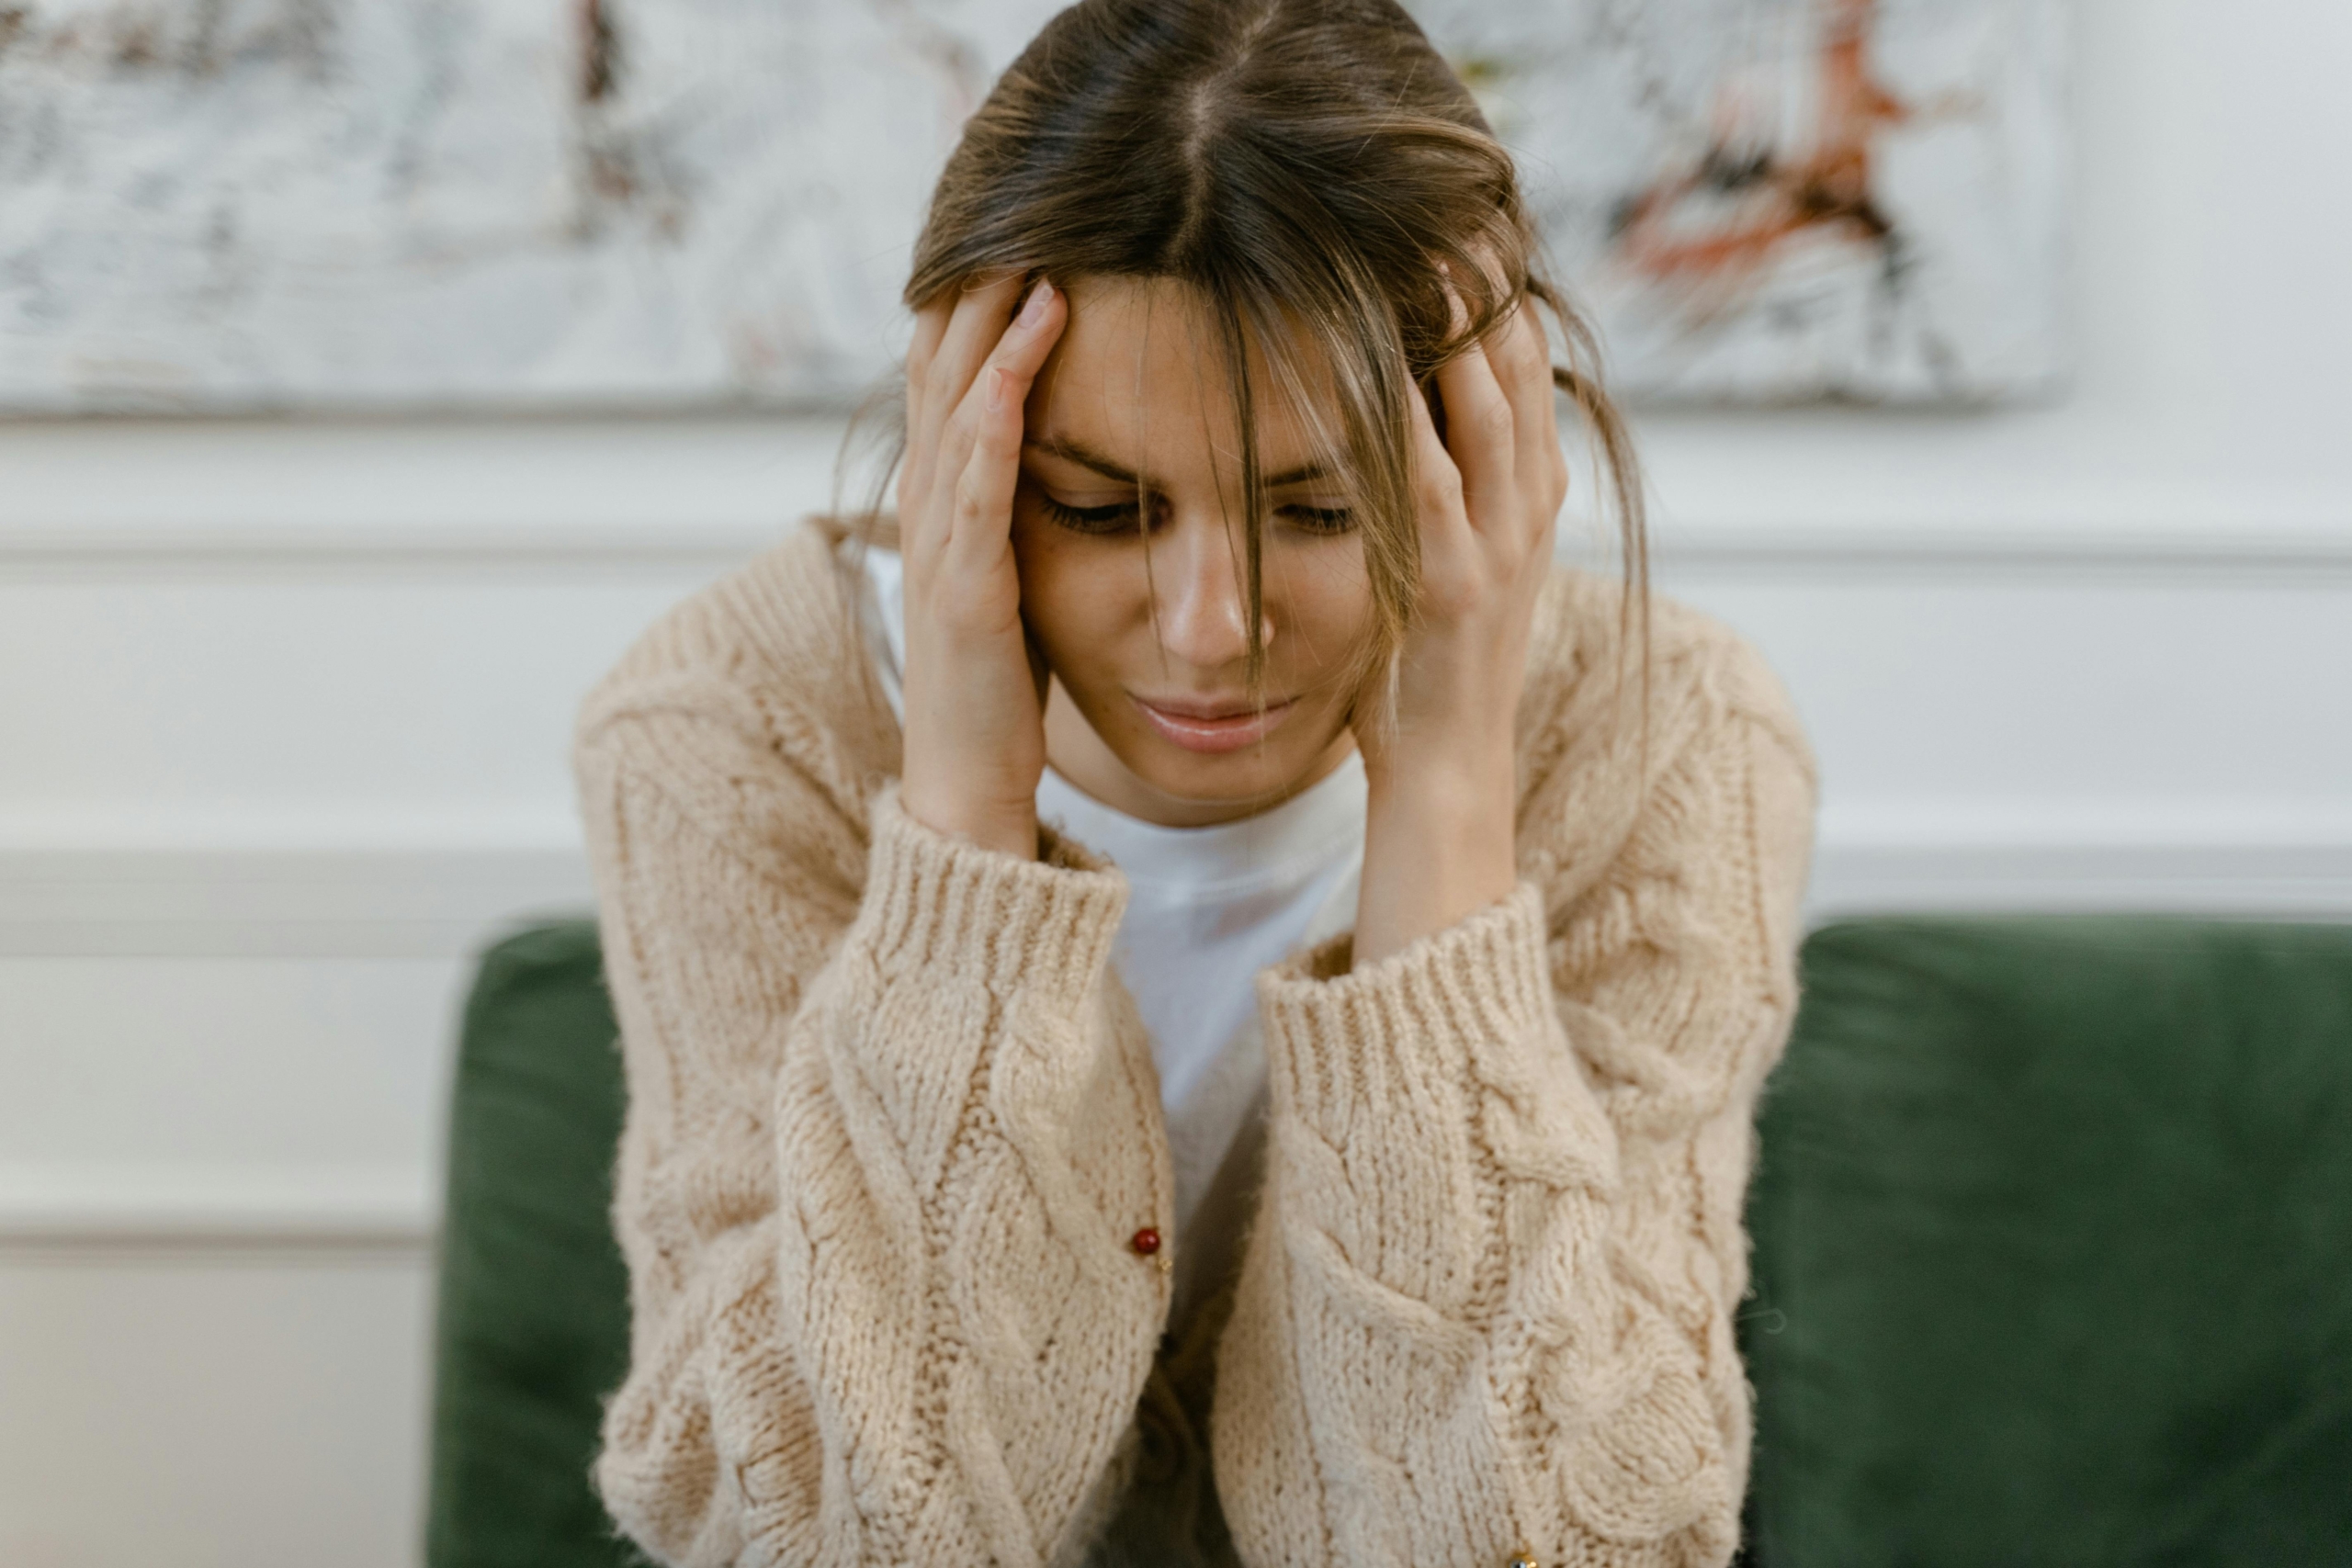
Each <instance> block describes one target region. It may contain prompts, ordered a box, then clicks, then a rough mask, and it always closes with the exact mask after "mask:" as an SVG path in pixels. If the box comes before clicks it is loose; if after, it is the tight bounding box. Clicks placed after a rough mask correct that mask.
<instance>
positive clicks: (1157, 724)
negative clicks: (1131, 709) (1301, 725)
mask: <svg viewBox="0 0 2352 1568" xmlns="http://www.w3.org/2000/svg"><path fill="white" fill-rule="evenodd" d="M1127 695H1128V697H1129V698H1130V699H1131V700H1132V701H1133V702H1134V703H1135V705H1136V709H1137V711H1139V712H1140V713H1141V714H1142V715H1143V716H1144V721H1145V722H1146V723H1148V724H1149V725H1150V726H1151V727H1152V728H1153V729H1155V730H1157V731H1159V736H1160V739H1163V740H1168V741H1171V742H1173V743H1174V744H1176V745H1178V746H1182V748H1184V750H1187V751H1204V752H1212V753H1214V752H1218V751H1238V750H1240V749H1241V748H1242V747H1244V746H1254V745H1256V744H1257V743H1258V742H1259V741H1261V740H1263V739H1265V738H1266V737H1267V736H1269V735H1271V734H1272V733H1273V732H1274V728H1275V727H1276V726H1278V725H1280V724H1281V723H1282V722H1283V720H1284V719H1286V718H1288V717H1289V716H1290V714H1291V709H1292V708H1294V707H1295V706H1296V705H1297V699H1296V698H1291V699H1288V700H1286V701H1283V702H1279V703H1268V704H1267V705H1266V707H1265V711H1264V712H1263V713H1261V712H1260V711H1259V710H1258V709H1257V708H1256V707H1254V706H1252V705H1250V704H1249V703H1248V702H1246V701H1242V700H1240V699H1238V698H1237V699H1230V700H1227V699H1207V700H1203V699H1195V698H1184V697H1161V698H1145V697H1139V696H1136V694H1134V693H1132V692H1130V693H1128V694H1127Z"/></svg>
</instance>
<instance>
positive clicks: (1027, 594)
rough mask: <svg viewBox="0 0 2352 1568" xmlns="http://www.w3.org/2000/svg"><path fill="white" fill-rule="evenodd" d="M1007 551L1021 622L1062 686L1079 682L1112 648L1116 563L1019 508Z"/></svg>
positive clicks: (1099, 549) (1116, 605) (1115, 618)
mask: <svg viewBox="0 0 2352 1568" xmlns="http://www.w3.org/2000/svg"><path fill="white" fill-rule="evenodd" d="M1024 512H1029V513H1031V515H1028V516H1023V513H1024ZM1012 551H1013V559H1014V562H1015V563H1016V565H1017V567H1018V570H1019V571H1020V574H1021V615H1022V618H1023V620H1025V621H1026V622H1027V623H1028V625H1029V629H1030V631H1031V632H1032V633H1034V634H1035V637H1036V638H1037V641H1038V642H1039V643H1040V644H1041V645H1042V646H1043V647H1044V648H1045V650H1046V658H1047V660H1049V661H1050V662H1051V663H1052V664H1053V666H1054V669H1055V671H1056V672H1057V674H1059V675H1060V676H1061V677H1062V680H1063V682H1064V683H1065V684H1070V683H1074V682H1079V681H1082V680H1084V679H1085V678H1086V675H1087V672H1088V671H1089V670H1091V669H1093V668H1097V667H1100V666H1102V665H1103V664H1105V663H1106V662H1108V660H1109V659H1110V657H1111V656H1112V654H1113V651H1114V649H1116V647H1117V646H1118V626H1119V624H1120V609H1119V606H1120V600H1121V589H1120V576H1121V572H1120V563H1119V562H1117V561H1116V560H1114V559H1112V558H1110V557H1111V555H1112V552H1110V551H1107V550H1105V549H1103V547H1100V546H1098V545H1095V544H1094V543H1093V542H1092V541H1091V540H1087V539H1080V538H1076V537H1074V536H1071V535H1070V534H1069V533H1068V532H1066V531H1065V530H1063V529H1060V528H1057V527H1055V526H1054V525H1052V524H1051V523H1048V522H1046V521H1045V520H1044V519H1043V518H1041V517H1037V516H1035V514H1034V511H1033V509H1030V508H1025V507H1019V506H1016V507H1015V508H1014V512H1013V520H1012Z"/></svg>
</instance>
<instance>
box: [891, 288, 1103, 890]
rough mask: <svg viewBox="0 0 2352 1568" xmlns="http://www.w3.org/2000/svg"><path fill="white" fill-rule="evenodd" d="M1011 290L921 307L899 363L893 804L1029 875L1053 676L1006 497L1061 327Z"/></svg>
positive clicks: (1042, 291) (1035, 300) (1050, 305)
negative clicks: (900, 621) (1025, 411)
mask: <svg viewBox="0 0 2352 1568" xmlns="http://www.w3.org/2000/svg"><path fill="white" fill-rule="evenodd" d="M1020 289H1021V279H1020V277H1019V276H1005V277H1001V278H997V279H995V280H993V281H991V282H989V283H986V284H983V285H981V286H979V287H977V288H969V289H965V290H959V291H957V292H956V294H955V295H954V296H952V297H951V298H950V299H945V300H940V301H936V302H934V303H933V304H932V305H930V306H928V307H926V308H925V309H923V310H922V311H920V312H919V313H918V315H917V318H916V327H915V337H914V343H913V344H912V346H911V347H910V349H909V350H908V354H907V455H906V463H905V466H904V467H903V468H901V469H900V471H899V553H900V555H901V557H902V558H903V559H904V561H905V563H906V626H907V667H906V670H905V671H903V680H902V690H903V693H904V697H905V703H906V726H905V730H906V751H905V761H904V765H903V773H902V776H901V778H900V780H899V803H900V805H901V806H903V807H905V809H906V811H907V813H908V814H909V815H910V816H911V817H913V818H914V819H915V820H916V821H918V822H921V823H922V824H923V825H924V826H925V827H928V828H932V829H936V830H938V831H940V832H943V833H953V834H956V836H958V837H961V838H965V839H968V840H972V841H973V842H975V843H978V844H980V845H983V846H985V847H987V848H989V849H994V850H1001V851H1003V852H1007V853H1009V854H1014V855H1018V856H1020V857H1021V858H1022V859H1023V860H1034V859H1035V858H1036V854H1037V781H1038V779H1039V778H1040V777H1042V776H1043V774H1044V773H1045V769H1046V727H1045V698H1046V667H1045V662H1044V660H1042V659H1041V658H1040V657H1039V656H1038V654H1037V652H1036V651H1035V648H1034V647H1033V646H1032V644H1031V642H1030V639H1029V637H1028V636H1027V633H1026V630H1025V628H1024V626H1023V622H1022V619H1021V578H1020V574H1019V572H1018V571H1017V570H1015V566H1014V561H1013V554H1012V493H1013V489H1014V486H1015V485H1016V484H1017V483H1018V482H1019V480H1020V477H1021V431H1022V406H1023V403H1024V402H1025V401H1026V400H1028V397H1029V389H1030V387H1031V385H1032V384H1033V383H1034V382H1035V378H1036V376H1037V371H1038V369H1039V367H1042V366H1043V365H1044V364H1045V362H1046V355H1047V354H1048V353H1050V352H1051V351H1052V349H1053V346H1054V344H1055V343H1056V341H1057V340H1058V339H1059V338H1060V336H1061V333H1062V327H1063V325H1064V323H1065V322H1066V321H1068V320H1069V306H1068V303H1067V302H1066V301H1065V300H1064V299H1063V297H1062V295H1061V292H1060V291H1059V290H1058V289H1057V288H1054V287H1053V286H1052V285H1051V284H1048V283H1046V282H1045V281H1043V280H1042V279H1041V280H1040V281H1039V282H1038V283H1037V285H1036V287H1035V289H1034V290H1032V291H1031V292H1030V294H1029V295H1028V297H1027V299H1026V300H1025V302H1024V301H1023V299H1022V298H1021V294H1020ZM1016 305H1019V306H1020V307H1021V310H1020V314H1019V315H1018V316H1017V317H1016V316H1015V315H1014V307H1015V306H1016Z"/></svg>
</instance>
